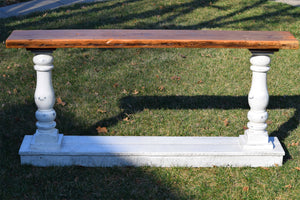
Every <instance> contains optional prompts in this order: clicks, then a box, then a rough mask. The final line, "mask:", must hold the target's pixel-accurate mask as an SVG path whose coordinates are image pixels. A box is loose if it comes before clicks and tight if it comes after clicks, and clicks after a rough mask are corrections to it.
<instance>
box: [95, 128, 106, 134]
mask: <svg viewBox="0 0 300 200" xmlns="http://www.w3.org/2000/svg"><path fill="white" fill-rule="evenodd" d="M96 130H97V132H98V133H107V128H106V127H101V126H98V127H97V128H96Z"/></svg>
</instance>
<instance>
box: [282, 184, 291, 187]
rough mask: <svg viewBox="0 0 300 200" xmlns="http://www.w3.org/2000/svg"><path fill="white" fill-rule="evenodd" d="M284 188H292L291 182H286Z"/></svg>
mask: <svg viewBox="0 0 300 200" xmlns="http://www.w3.org/2000/svg"><path fill="white" fill-rule="evenodd" d="M284 187H285V188H292V185H291V184H288V185H286V186H284Z"/></svg>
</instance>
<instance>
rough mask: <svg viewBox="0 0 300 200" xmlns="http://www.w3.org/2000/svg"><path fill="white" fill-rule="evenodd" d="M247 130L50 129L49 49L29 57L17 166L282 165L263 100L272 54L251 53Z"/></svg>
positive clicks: (52, 117) (52, 123) (52, 116)
mask: <svg viewBox="0 0 300 200" xmlns="http://www.w3.org/2000/svg"><path fill="white" fill-rule="evenodd" d="M252 53H253V56H252V57H251V59H250V62H251V64H252V66H251V70H252V72H253V76H252V85H251V89H250V92H249V97H248V101H249V105H250V111H249V113H248V119H249V123H248V124H247V126H248V128H249V129H248V130H246V131H245V134H244V135H241V136H240V137H154V136H150V137H142V136H63V135H62V134H58V130H57V129H56V128H55V126H56V123H55V121H54V120H55V115H56V114H55V111H54V110H53V105H54V101H55V96H54V91H53V87H52V81H51V70H52V69H53V65H52V61H53V57H52V56H51V52H48V53H45V52H40V53H39V54H37V55H36V56H34V59H33V61H34V63H35V66H34V68H35V70H36V71H37V87H36V92H35V102H36V104H37V107H38V111H37V112H36V118H37V120H38V122H37V131H36V133H35V134H34V135H33V136H29V135H27V136H25V138H24V140H23V143H22V145H21V148H20V151H19V154H20V156H21V163H22V164H32V165H35V166H44V167H46V166H68V165H80V166H87V167H98V166H101V167H111V166H156V167H173V166H178V167H212V166H232V167H243V166H251V167H259V166H264V167H269V166H276V165H279V166H280V165H282V160H283V156H284V154H285V152H284V150H283V148H282V147H281V145H280V142H279V141H278V139H277V138H276V137H271V138H269V136H268V132H267V131H266V128H267V124H266V120H267V118H268V113H267V112H266V107H267V105H268V102H269V95H268V89H267V71H268V70H269V66H268V65H269V63H270V61H271V60H270V57H269V54H271V53H272V52H252Z"/></svg>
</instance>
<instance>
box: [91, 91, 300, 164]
mask: <svg viewBox="0 0 300 200" xmlns="http://www.w3.org/2000/svg"><path fill="white" fill-rule="evenodd" d="M299 100H300V96H299V95H295V96H270V104H269V106H268V109H288V108H295V109H296V111H295V113H294V116H293V117H291V118H290V119H289V120H288V121H287V122H285V123H284V124H283V125H281V126H280V127H279V128H278V129H277V130H276V131H274V132H272V133H270V136H271V137H278V139H279V140H280V142H281V144H282V146H283V148H284V150H285V152H286V155H285V157H284V162H286V161H287V160H288V159H291V155H290V154H289V152H288V150H287V148H286V146H285V145H284V143H283V142H284V140H285V138H287V137H288V136H289V133H290V132H292V131H293V130H295V129H296V128H297V127H298V125H299V115H300V114H299V112H300V107H299V105H300V102H299ZM247 102H248V100H247V97H246V96H193V97H191V96H136V97H134V96H128V97H125V98H122V99H121V100H120V108H121V109H122V110H123V112H121V113H120V114H118V115H116V116H114V117H111V118H108V119H104V120H101V121H99V122H98V123H96V124H95V125H94V126H92V127H91V128H90V129H89V131H88V132H89V133H90V134H91V133H92V132H94V133H95V134H97V133H96V132H95V130H96V127H98V126H105V127H110V126H114V125H116V124H117V123H118V122H120V121H123V120H124V119H125V118H126V117H128V115H130V114H135V113H138V112H141V111H143V110H144V109H177V110H178V109H223V110H228V109H249V106H248V103H247Z"/></svg>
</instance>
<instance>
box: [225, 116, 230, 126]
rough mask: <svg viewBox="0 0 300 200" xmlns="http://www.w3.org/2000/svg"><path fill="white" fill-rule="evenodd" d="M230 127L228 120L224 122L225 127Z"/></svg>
mask: <svg viewBox="0 0 300 200" xmlns="http://www.w3.org/2000/svg"><path fill="white" fill-rule="evenodd" d="M228 125H229V120H228V119H227V118H226V119H225V120H224V126H228Z"/></svg>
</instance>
